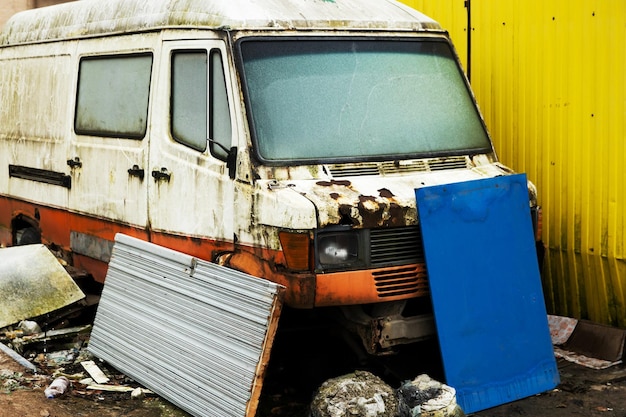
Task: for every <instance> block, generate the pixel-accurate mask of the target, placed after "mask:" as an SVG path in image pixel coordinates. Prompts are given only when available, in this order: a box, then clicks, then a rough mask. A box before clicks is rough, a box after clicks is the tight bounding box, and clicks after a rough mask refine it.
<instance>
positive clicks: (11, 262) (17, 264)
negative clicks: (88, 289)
mask: <svg viewBox="0 0 626 417" xmlns="http://www.w3.org/2000/svg"><path fill="white" fill-rule="evenodd" d="M83 298H85V294H84V293H83V292H82V291H81V290H80V288H78V285H76V283H75V282H74V280H73V279H72V277H71V276H70V275H69V274H68V273H67V271H66V270H65V268H63V266H62V265H61V264H60V263H59V260H58V259H57V258H56V257H55V256H54V254H53V253H52V252H50V250H49V249H48V248H47V247H46V246H45V245H43V244H35V245H24V246H12V247H9V248H2V249H0V300H2V301H1V305H2V308H0V328H2V327H5V326H8V325H11V324H15V323H18V322H20V321H22V320H25V319H30V318H35V317H38V316H41V315H43V314H46V313H50V312H52V311H55V310H58V309H60V308H62V307H65V306H67V305H70V304H72V303H75V302H77V301H80V300H81V299H83Z"/></svg>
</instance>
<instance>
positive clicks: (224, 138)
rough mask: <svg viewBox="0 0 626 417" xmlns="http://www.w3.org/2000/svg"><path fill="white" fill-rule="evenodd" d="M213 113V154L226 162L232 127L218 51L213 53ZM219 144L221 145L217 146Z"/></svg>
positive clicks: (211, 130) (211, 125)
mask: <svg viewBox="0 0 626 417" xmlns="http://www.w3.org/2000/svg"><path fill="white" fill-rule="evenodd" d="M210 111H211V113H210V116H209V120H210V132H209V138H210V139H211V140H212V141H211V142H210V143H211V154H213V155H214V156H215V157H217V158H220V159H223V160H226V159H227V158H228V151H227V150H228V149H230V147H231V145H232V132H233V130H232V125H231V122H230V111H229V109H228V94H227V90H226V77H225V75H224V65H223V64H222V55H221V54H220V51H219V50H218V49H214V50H212V51H211V110H210ZM215 144H219V145H217V146H216V145H215Z"/></svg>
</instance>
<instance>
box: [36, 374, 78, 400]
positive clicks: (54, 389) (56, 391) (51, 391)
mask: <svg viewBox="0 0 626 417" xmlns="http://www.w3.org/2000/svg"><path fill="white" fill-rule="evenodd" d="M71 387H72V385H71V383H70V380H69V379H67V378H66V377H64V376H60V377H57V378H56V379H55V380H54V381H52V383H51V384H50V385H48V387H47V388H46V389H45V390H44V392H43V393H44V394H45V396H46V398H49V399H53V398H58V397H61V396H63V395H65V394H66V393H67V392H68V391H69V389H70V388H71Z"/></svg>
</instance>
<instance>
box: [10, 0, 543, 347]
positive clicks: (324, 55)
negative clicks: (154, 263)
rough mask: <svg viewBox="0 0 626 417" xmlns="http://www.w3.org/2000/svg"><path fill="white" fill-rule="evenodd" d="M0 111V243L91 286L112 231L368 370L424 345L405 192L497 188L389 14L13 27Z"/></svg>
mask: <svg viewBox="0 0 626 417" xmlns="http://www.w3.org/2000/svg"><path fill="white" fill-rule="evenodd" d="M0 99H1V105H0V243H1V244H2V245H19V244H26V243H33V242H40V241H41V242H43V243H46V244H49V245H54V246H55V247H56V248H58V249H60V250H63V251H64V252H65V254H66V255H67V257H68V258H69V259H71V261H72V262H73V265H74V267H76V268H81V269H84V270H86V271H88V272H89V273H91V274H92V275H93V276H94V278H95V279H96V280H98V281H100V282H102V281H103V280H104V278H105V275H106V268H107V262H108V260H109V257H110V253H111V247H112V244H113V240H114V236H115V234H116V233H118V232H120V233H125V234H128V235H130V236H134V237H138V238H141V239H145V240H147V241H150V242H154V243H156V244H159V245H163V246H166V247H169V248H173V249H176V250H179V251H182V252H185V253H188V254H191V255H193V256H197V257H199V258H201V259H205V260H210V261H213V262H218V263H220V264H223V265H228V266H230V267H232V268H235V269H238V270H241V271H245V272H248V273H250V274H252V275H255V276H259V277H262V278H265V279H269V280H272V281H274V282H278V283H281V284H283V285H285V286H286V288H287V292H286V297H285V303H286V305H288V306H291V307H294V308H298V309H312V308H321V309H324V310H325V311H328V312H332V313H333V314H334V315H335V316H336V317H337V318H339V319H340V320H341V321H343V322H344V323H345V324H347V325H348V326H349V327H350V328H352V329H353V330H354V331H355V333H356V334H358V335H360V336H361V338H362V341H363V345H364V347H365V348H366V349H367V351H368V352H369V353H372V354H378V353H387V352H389V351H390V350H392V349H393V348H394V347H395V346H397V345H399V344H404V343H410V342H414V341H417V340H421V339H423V338H424V337H427V336H429V335H431V334H432V333H433V331H434V330H433V324H432V320H431V316H430V315H429V310H428V306H427V305H428V298H429V297H428V276H427V272H426V269H425V266H424V257H423V251H422V247H421V246H422V244H421V237H420V228H419V224H418V223H419V222H418V218H417V210H416V201H415V189H416V188H419V187H424V186H430V185H437V184H444V183H451V182H460V181H470V180H475V179H480V178H489V177H495V176H500V175H507V174H510V173H511V170H510V169H508V168H507V167H505V166H503V165H501V164H500V163H499V162H498V160H497V157H496V154H495V152H494V149H493V147H492V143H491V141H490V138H489V135H488V132H487V129H486V128H485V125H484V122H483V119H482V117H481V115H480V112H479V110H478V108H477V105H476V102H475V100H474V97H473V95H472V92H471V90H470V87H469V84H468V82H467V79H466V77H465V76H464V73H463V71H462V69H461V68H460V65H459V62H458V58H457V56H456V54H455V52H454V49H453V47H452V45H451V43H450V39H449V37H448V35H447V33H446V32H445V31H444V30H443V29H442V28H441V26H440V25H439V24H438V23H437V22H435V21H433V20H431V19H430V18H428V17H426V16H424V15H422V14H421V13H419V12H417V11H415V10H413V9H411V8H409V7H407V6H405V5H403V4H400V3H397V2H395V1H392V0H255V1H249V0H151V1H145V0H106V1H99V0H81V1H77V2H70V3H64V4H61V5H58V6H51V7H46V8H40V9H35V10H30V11H26V12H22V13H18V14H17V15H15V16H14V17H13V18H12V19H11V20H10V21H9V22H8V23H7V24H6V26H5V27H4V29H3V31H2V33H1V34H0ZM529 196H530V197H529V210H531V211H532V213H533V215H534V218H535V219H536V220H537V221H535V223H534V224H535V225H536V228H537V230H536V232H537V233H536V236H537V239H539V221H538V219H539V208H538V206H537V201H536V193H535V191H534V189H533V186H532V184H529Z"/></svg>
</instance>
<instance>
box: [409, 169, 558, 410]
mask: <svg viewBox="0 0 626 417" xmlns="http://www.w3.org/2000/svg"><path fill="white" fill-rule="evenodd" d="M415 194H416V198H417V206H418V211H419V218H420V222H421V227H422V236H423V241H424V252H425V255H426V267H427V269H428V275H429V280H430V288H431V294H432V295H431V296H432V300H433V308H434V314H435V322H436V325H437V333H438V337H439V342H440V348H441V354H442V358H443V366H444V371H445V375H446V382H447V384H448V385H450V386H452V387H454V388H455V389H456V390H457V401H458V403H459V404H460V405H461V407H462V408H463V410H464V411H465V412H466V413H472V412H476V411H479V410H483V409H486V408H490V407H493V406H496V405H500V404H504V403H507V402H510V401H514V400H517V399H520V398H523V397H527V396H530V395H534V394H537V393H540V392H543V391H546V390H549V389H552V388H554V387H555V386H556V385H557V384H558V383H559V375H558V370H557V367H556V361H555V359H554V353H553V348H552V343H551V339H550V331H549V328H548V320H547V315H546V308H545V304H544V298H543V292H542V288H541V279H540V276H539V268H538V265H537V256H536V253H535V245H534V239H533V233H532V223H531V218H530V212H529V205H528V189H527V183H526V176H525V175H524V174H519V175H512V176H506V177H497V178H491V179H484V180H477V181H470V182H463V183H454V184H447V185H440V186H434V187H426V188H421V189H417V190H416V192H415Z"/></svg>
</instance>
